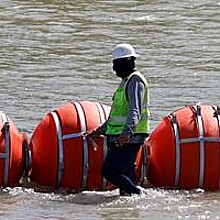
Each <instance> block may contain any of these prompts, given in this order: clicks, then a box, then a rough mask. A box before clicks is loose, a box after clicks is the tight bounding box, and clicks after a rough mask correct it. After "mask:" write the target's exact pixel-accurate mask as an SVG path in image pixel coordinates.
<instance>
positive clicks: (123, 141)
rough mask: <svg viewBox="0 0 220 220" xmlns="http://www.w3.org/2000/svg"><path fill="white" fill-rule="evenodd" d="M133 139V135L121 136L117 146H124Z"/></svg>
mask: <svg viewBox="0 0 220 220" xmlns="http://www.w3.org/2000/svg"><path fill="white" fill-rule="evenodd" d="M130 139H131V135H130V134H123V133H122V134H120V136H119V137H118V140H117V141H116V146H118V147H120V146H122V145H123V144H126V143H128V142H129V141H130Z"/></svg>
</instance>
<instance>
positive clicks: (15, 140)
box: [0, 112, 29, 186]
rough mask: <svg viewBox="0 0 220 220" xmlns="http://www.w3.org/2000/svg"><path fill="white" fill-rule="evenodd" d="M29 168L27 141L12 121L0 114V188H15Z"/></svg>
mask: <svg viewBox="0 0 220 220" xmlns="http://www.w3.org/2000/svg"><path fill="white" fill-rule="evenodd" d="M28 166H29V151H28V140H27V136H26V134H21V133H20V132H19V131H18V129H17V127H16V126H15V124H14V123H13V121H12V120H11V119H10V118H9V117H8V116H7V115H6V114H5V113H3V112H0V186H16V185H18V184H19V180H20V178H21V177H22V176H23V175H25V173H26V172H27V170H28Z"/></svg>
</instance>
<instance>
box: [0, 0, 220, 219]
mask: <svg viewBox="0 0 220 220" xmlns="http://www.w3.org/2000/svg"><path fill="white" fill-rule="evenodd" d="M219 15H220V2H218V1H215V0H209V1H207V0H193V1H190V0H183V1H175V0H169V1H162V0H159V1H156V0H150V1H140V0H139V1H138V0H136V1H129V0H128V1H117V0H115V1H67V0H63V1H58V0H41V1H40V0H33V1H30V0H27V1H24V0H19V1H15V0H3V1H1V3H0V76H1V77H0V100H1V102H0V109H1V110H2V111H4V112H5V113H7V114H8V115H9V116H10V117H11V118H12V119H13V120H14V122H15V124H16V125H17V127H18V128H19V129H20V130H21V131H27V132H28V134H29V136H31V133H32V131H33V129H34V127H35V126H36V125H37V124H38V123H39V122H40V121H41V119H42V117H43V116H44V115H45V114H46V113H47V112H48V111H51V110H53V109H54V108H57V107H59V106H60V105H61V104H63V103H66V102H67V101H69V100H92V101H97V100H99V101H101V102H102V103H104V104H108V105H109V104H110V103H111V96H112V92H113V91H114V89H115V88H116V86H117V84H118V79H116V77H115V76H114V74H113V73H112V71H111V59H110V56H109V55H110V53H111V50H112V48H113V47H114V46H115V45H116V44H118V43H121V42H128V43H131V44H133V45H134V46H135V48H136V50H137V52H138V53H139V54H141V56H140V58H139V59H138V67H139V69H140V70H141V71H142V72H145V73H146V75H147V76H148V79H149V83H150V91H151V105H150V108H151V127H152V129H154V127H155V126H156V125H157V124H158V122H159V121H161V119H162V117H163V116H164V115H166V114H168V113H169V112H170V111H172V110H176V109H178V108H180V107H182V106H185V105H187V104H195V103H196V102H198V101H200V102H202V103H205V104H215V105H218V104H219V100H220V93H219V91H220V90H219V89H220V83H219V72H220V53H219V52H220V38H219V36H220V16H219ZM146 193H147V196H145V197H141V198H139V197H134V198H133V197H132V198H119V197H117V196H116V194H117V192H111V193H108V192H105V193H95V192H94V193H89V192H83V193H80V194H78V195H56V194H43V193H37V192H34V190H33V189H21V188H13V189H11V188H7V189H4V190H3V191H2V192H1V193H0V197H1V202H0V207H1V208H0V219H25V218H28V219H129V218H130V219H164V220H168V219H169V220H170V219H219V218H220V217H219V216H220V208H219V205H220V204H219V203H220V202H219V195H220V194H219V193H218V192H217V193H204V192H203V191H201V190H196V191H192V192H191V191H180V192H179V191H164V190H159V189H157V190H156V189H148V190H146Z"/></svg>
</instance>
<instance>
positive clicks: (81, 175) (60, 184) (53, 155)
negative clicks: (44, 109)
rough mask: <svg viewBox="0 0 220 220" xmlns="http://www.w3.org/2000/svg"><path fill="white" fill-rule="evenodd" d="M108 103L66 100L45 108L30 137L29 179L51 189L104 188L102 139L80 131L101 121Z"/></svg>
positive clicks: (107, 111) (94, 126)
mask: <svg viewBox="0 0 220 220" xmlns="http://www.w3.org/2000/svg"><path fill="white" fill-rule="evenodd" d="M108 114H109V107H108V106H106V105H102V104H100V103H97V102H89V101H81V102H69V103H67V104H65V105H63V106H61V107H59V108H57V109H56V110H54V111H52V112H49V113H48V114H47V115H46V116H45V117H44V118H43V120H42V121H41V122H40V123H39V124H38V126H37V127H36V128H35V130H34V132H33V135H32V137H31V140H30V148H31V151H32V154H33V156H32V172H31V176H30V179H31V181H33V182H35V183H37V184H39V185H40V186H45V187H46V186H48V187H52V188H53V189H59V188H63V189H67V190H76V191H78V190H84V189H88V190H89V189H90V190H91V189H98V190H101V189H105V188H106V181H105V180H104V179H103V178H102V175H101V169H102V162H103V160H104V158H105V156H106V153H107V145H106V140H105V139H104V138H98V139H97V141H96V142H94V141H92V140H87V139H85V138H84V137H83V133H84V132H87V131H89V130H92V129H94V128H96V127H98V126H99V125H100V124H102V123H103V122H104V121H105V120H106V118H107V116H108Z"/></svg>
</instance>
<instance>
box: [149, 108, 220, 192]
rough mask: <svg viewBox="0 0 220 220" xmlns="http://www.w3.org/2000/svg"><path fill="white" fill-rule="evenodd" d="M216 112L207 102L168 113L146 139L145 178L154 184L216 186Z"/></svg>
mask: <svg viewBox="0 0 220 220" xmlns="http://www.w3.org/2000/svg"><path fill="white" fill-rule="evenodd" d="M219 125H220V111H219V109H218V108H217V107H214V106H207V105H201V106H200V105H196V106H187V107H184V108H182V109H179V110H176V111H174V112H172V113H171V114H170V115H169V116H167V117H165V118H164V119H163V121H162V122H161V123H160V124H159V125H158V126H157V127H156V129H155V130H154V131H153V132H152V134H151V136H150V138H149V139H148V141H147V142H146V146H148V147H149V149H150V157H149V164H148V174H147V175H148V179H149V181H150V182H151V183H152V184H153V185H154V186H157V187H177V188H184V189H192V188H203V189H205V190H218V189H219V188H220V137H219V134H220V130H219Z"/></svg>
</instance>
